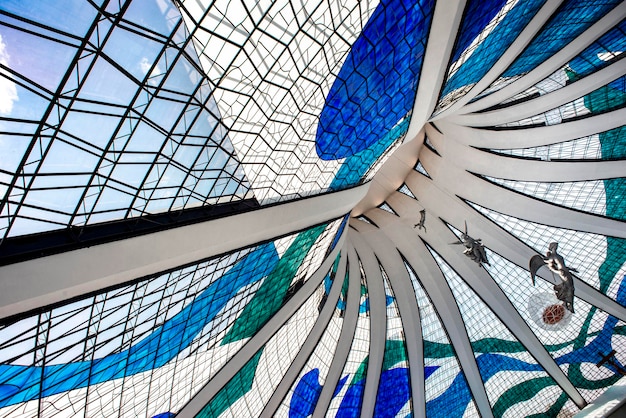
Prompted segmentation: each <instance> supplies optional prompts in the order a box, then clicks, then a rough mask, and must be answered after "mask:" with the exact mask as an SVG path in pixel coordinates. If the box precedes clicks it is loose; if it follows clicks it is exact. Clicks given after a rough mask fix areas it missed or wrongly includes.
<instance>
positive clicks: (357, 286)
mask: <svg viewBox="0 0 626 418" xmlns="http://www.w3.org/2000/svg"><path fill="white" fill-rule="evenodd" d="M345 245H346V246H347V250H348V295H347V298H348V301H347V303H346V309H345V311H344V318H343V327H341V333H340V334H339V341H338V342H337V348H336V349H335V355H334V356H333V361H332V363H331V364H330V369H329V370H328V375H327V376H326V382H325V383H324V387H323V388H322V393H320V397H319V398H318V400H317V405H315V410H314V411H313V418H321V417H323V416H324V415H326V412H327V411H328V406H329V405H330V401H331V400H332V398H333V393H334V392H335V388H336V387H337V382H338V381H339V379H340V378H341V373H342V372H343V368H344V365H345V364H346V360H347V359H348V354H349V353H350V348H351V347H352V340H353V338H354V331H355V330H356V323H357V320H358V318H359V299H360V296H361V272H360V271H359V260H358V258H357V256H356V251H355V250H354V247H353V246H352V244H351V243H350V240H347V242H346V244H345Z"/></svg>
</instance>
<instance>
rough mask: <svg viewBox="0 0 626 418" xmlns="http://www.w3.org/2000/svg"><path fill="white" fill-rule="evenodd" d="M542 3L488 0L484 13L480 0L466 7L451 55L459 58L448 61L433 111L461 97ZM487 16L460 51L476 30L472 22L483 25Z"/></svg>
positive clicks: (539, 1)
mask: <svg viewBox="0 0 626 418" xmlns="http://www.w3.org/2000/svg"><path fill="white" fill-rule="evenodd" d="M544 3H545V0H532V1H523V2H516V1H507V2H506V3H505V4H502V2H499V3H491V2H490V3H489V6H488V13H487V14H486V15H485V14H484V13H485V12H484V9H483V7H482V4H483V3H482V2H480V1H479V0H474V1H473V2H471V3H470V4H469V5H468V6H467V7H466V9H467V12H466V17H465V19H464V21H463V26H462V29H461V37H462V38H461V39H462V40H463V41H461V39H460V40H459V41H458V43H457V48H458V49H457V51H456V52H455V54H454V57H457V56H458V58H457V59H456V60H453V62H451V63H450V68H449V70H448V72H447V77H446V82H445V84H444V87H443V90H442V92H441V95H440V97H439V103H438V104H437V107H436V109H435V114H436V113H438V112H440V111H442V110H444V109H445V108H447V107H448V106H450V105H451V104H452V103H454V102H455V101H456V100H457V99H459V98H460V97H462V96H463V95H464V94H465V93H467V92H468V91H469V90H470V89H471V88H472V87H473V86H474V84H475V83H477V82H478V81H479V80H480V79H481V78H482V77H483V76H484V75H485V74H486V73H487V71H489V69H490V68H491V67H492V66H493V64H494V63H495V62H496V61H497V60H498V59H499V58H500V57H501V56H502V54H503V53H504V51H505V50H506V49H507V48H508V47H509V46H510V45H511V44H512V43H513V41H514V40H515V38H516V37H517V36H518V35H519V33H520V32H521V31H522V30H523V29H524V27H525V26H526V24H528V22H529V21H530V20H531V19H532V18H533V16H534V15H535V13H537V11H538V10H539V9H540V8H541V6H542V5H543V4H544ZM477 6H478V7H479V9H477V8H476V7H477ZM498 7H501V8H499V9H498ZM494 12H495V13H494ZM486 16H493V18H492V19H491V21H490V22H489V23H488V24H487V25H486V26H484V29H483V30H482V31H480V33H477V34H476V36H475V37H474V38H473V39H472V40H471V41H472V42H471V43H470V44H469V46H467V47H466V48H465V50H464V51H463V52H459V51H461V46H462V45H465V44H467V41H468V40H469V37H470V35H469V34H472V35H473V34H474V33H476V27H477V26H475V25H477V24H478V27H480V26H482V25H483V24H484V23H485V22H484V19H485V17H486ZM466 33H467V35H466ZM461 42H463V43H462V44H461Z"/></svg>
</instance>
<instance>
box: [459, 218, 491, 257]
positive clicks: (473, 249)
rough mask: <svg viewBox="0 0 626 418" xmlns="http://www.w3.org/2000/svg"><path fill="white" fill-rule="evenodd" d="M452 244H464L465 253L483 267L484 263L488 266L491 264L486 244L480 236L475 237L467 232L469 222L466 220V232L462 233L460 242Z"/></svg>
mask: <svg viewBox="0 0 626 418" xmlns="http://www.w3.org/2000/svg"><path fill="white" fill-rule="evenodd" d="M452 244H463V245H464V246H465V250H463V254H465V255H466V256H467V257H469V258H470V259H472V260H473V261H475V262H476V263H478V265H479V266H481V267H483V264H486V265H488V266H490V265H491V264H489V260H488V259H487V252H486V251H485V246H484V245H483V243H482V242H481V240H480V238H478V239H474V238H472V237H470V236H469V235H468V234H467V222H465V232H463V234H462V235H461V239H460V240H459V242H453V243H452Z"/></svg>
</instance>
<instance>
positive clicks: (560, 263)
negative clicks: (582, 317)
mask: <svg viewBox="0 0 626 418" xmlns="http://www.w3.org/2000/svg"><path fill="white" fill-rule="evenodd" d="M558 248H559V243H558V242H552V243H550V245H549V246H548V251H547V252H546V255H545V257H544V256H542V255H539V254H537V255H534V256H532V257H531V258H530V262H529V270H530V278H531V279H532V281H533V286H534V285H535V275H536V274H537V270H539V269H540V268H541V267H543V266H547V267H548V268H549V269H550V271H551V272H552V273H556V274H558V275H559V277H560V278H561V283H558V284H555V285H554V292H555V293H556V298H557V299H558V300H560V301H562V302H563V305H564V306H565V308H566V309H567V310H569V311H570V312H571V313H574V277H573V276H574V274H573V273H572V272H578V270H576V269H575V268H571V267H567V266H566V265H565V260H564V259H563V256H562V255H561V254H559V253H558V252H557V249H558Z"/></svg>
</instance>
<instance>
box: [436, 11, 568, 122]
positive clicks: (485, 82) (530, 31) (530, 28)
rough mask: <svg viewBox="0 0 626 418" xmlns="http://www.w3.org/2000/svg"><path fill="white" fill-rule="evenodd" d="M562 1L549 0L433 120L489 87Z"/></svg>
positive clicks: (462, 104) (458, 107) (450, 112)
mask: <svg viewBox="0 0 626 418" xmlns="http://www.w3.org/2000/svg"><path fill="white" fill-rule="evenodd" d="M562 2H563V0H547V1H546V2H545V3H544V5H543V6H541V9H539V11H538V12H537V13H536V14H535V16H534V17H533V18H532V19H531V20H530V22H528V24H527V25H526V27H525V28H524V29H523V30H522V31H521V32H520V34H519V36H517V38H515V40H514V41H513V43H512V44H511V46H509V48H508V49H507V50H506V51H505V52H504V54H502V56H501V57H500V59H498V60H497V61H496V62H495V63H494V64H493V66H492V67H491V69H490V70H489V71H487V74H485V75H484V76H483V78H481V79H480V81H478V82H477V83H476V84H475V85H474V86H473V87H472V88H471V89H470V90H469V91H468V92H467V93H465V94H464V95H463V96H462V97H460V98H459V99H458V100H457V101H455V102H454V103H453V104H452V105H450V106H449V107H447V108H446V109H444V110H442V111H441V112H439V113H438V114H437V115H435V116H433V118H432V119H431V120H440V119H442V118H443V117H445V116H448V115H451V114H455V113H457V111H458V110H459V109H462V108H463V107H464V106H465V105H466V104H467V103H469V101H470V100H472V99H473V98H474V97H476V96H477V95H478V94H480V93H481V92H482V91H483V90H485V89H486V88H487V87H489V86H490V85H491V83H492V82H493V81H495V80H496V79H497V78H498V76H499V75H500V74H502V73H503V72H504V71H505V70H506V69H507V68H508V67H509V65H511V64H512V63H513V62H514V61H515V59H516V58H517V57H518V56H519V54H520V53H521V52H522V51H523V50H524V48H526V47H527V46H528V44H530V42H531V41H532V40H533V38H534V37H535V36H536V35H537V33H539V31H540V30H541V29H542V28H543V26H544V25H545V23H546V22H547V21H548V19H549V18H550V16H552V14H553V13H554V12H555V11H556V9H557V8H558V7H559V6H560V5H561V3H562Z"/></svg>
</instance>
